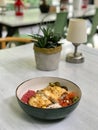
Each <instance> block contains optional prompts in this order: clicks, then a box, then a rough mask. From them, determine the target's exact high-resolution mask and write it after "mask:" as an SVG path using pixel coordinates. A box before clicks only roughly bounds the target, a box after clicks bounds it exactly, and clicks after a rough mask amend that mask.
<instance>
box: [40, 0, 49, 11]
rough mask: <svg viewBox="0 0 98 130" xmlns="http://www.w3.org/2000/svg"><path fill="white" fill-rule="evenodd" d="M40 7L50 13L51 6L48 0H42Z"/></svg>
mask: <svg viewBox="0 0 98 130" xmlns="http://www.w3.org/2000/svg"><path fill="white" fill-rule="evenodd" d="M39 8H40V11H41V12H42V13H48V12H49V8H50V6H49V5H48V4H47V3H46V0H41V4H40V6H39Z"/></svg>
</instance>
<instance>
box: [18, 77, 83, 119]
mask: <svg viewBox="0 0 98 130" xmlns="http://www.w3.org/2000/svg"><path fill="white" fill-rule="evenodd" d="M54 82H59V83H60V85H61V86H62V88H64V89H66V88H67V89H68V90H67V91H68V92H74V93H76V94H77V97H78V99H77V100H76V101H75V102H74V103H72V104H71V105H68V106H62V107H57V108H51V107H50V108H39V107H35V106H31V105H29V104H27V103H24V102H23V101H22V100H21V99H22V97H23V95H25V93H26V92H28V91H30V90H33V91H37V90H42V89H44V88H45V87H46V86H47V85H48V84H49V83H54ZM16 97H17V100H18V103H19V105H20V107H21V108H22V109H23V110H24V111H25V112H26V113H27V114H28V115H30V116H32V117H34V118H38V119H43V120H57V119H62V118H65V117H67V116H68V115H69V114H70V113H71V112H73V110H75V108H76V107H77V106H78V104H79V102H80V99H81V90H80V88H79V86H77V85H76V84H75V83H73V82H71V81H69V80H67V79H63V78H58V77H37V78H32V79H29V80H26V81H24V82H23V83H21V84H20V85H19V86H18V87H17V89H16Z"/></svg>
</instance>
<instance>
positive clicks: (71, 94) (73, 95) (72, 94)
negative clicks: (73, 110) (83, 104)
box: [67, 92, 76, 99]
mask: <svg viewBox="0 0 98 130" xmlns="http://www.w3.org/2000/svg"><path fill="white" fill-rule="evenodd" d="M75 96H76V93H75V92H70V93H68V94H67V97H68V98H69V99H72V98H74V97H75Z"/></svg>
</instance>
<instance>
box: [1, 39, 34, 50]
mask: <svg viewBox="0 0 98 130" xmlns="http://www.w3.org/2000/svg"><path fill="white" fill-rule="evenodd" d="M34 41H36V39H32V38H22V37H5V38H0V46H1V49H4V48H6V42H19V43H26V44H27V43H31V42H34Z"/></svg>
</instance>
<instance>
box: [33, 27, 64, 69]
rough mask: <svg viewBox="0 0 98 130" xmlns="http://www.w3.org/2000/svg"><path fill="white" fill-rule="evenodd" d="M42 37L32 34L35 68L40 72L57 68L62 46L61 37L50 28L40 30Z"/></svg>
mask: <svg viewBox="0 0 98 130" xmlns="http://www.w3.org/2000/svg"><path fill="white" fill-rule="evenodd" d="M41 31H42V35H40V34H32V35H31V37H32V38H34V39H36V40H35V42H34V48H33V49H34V54H35V61H36V67H37V68H38V69H40V70H55V69H57V68H58V65H59V60H60V52H61V50H62V45H61V43H60V42H59V41H60V39H61V37H60V36H59V34H55V33H54V32H53V31H52V29H51V28H41Z"/></svg>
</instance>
